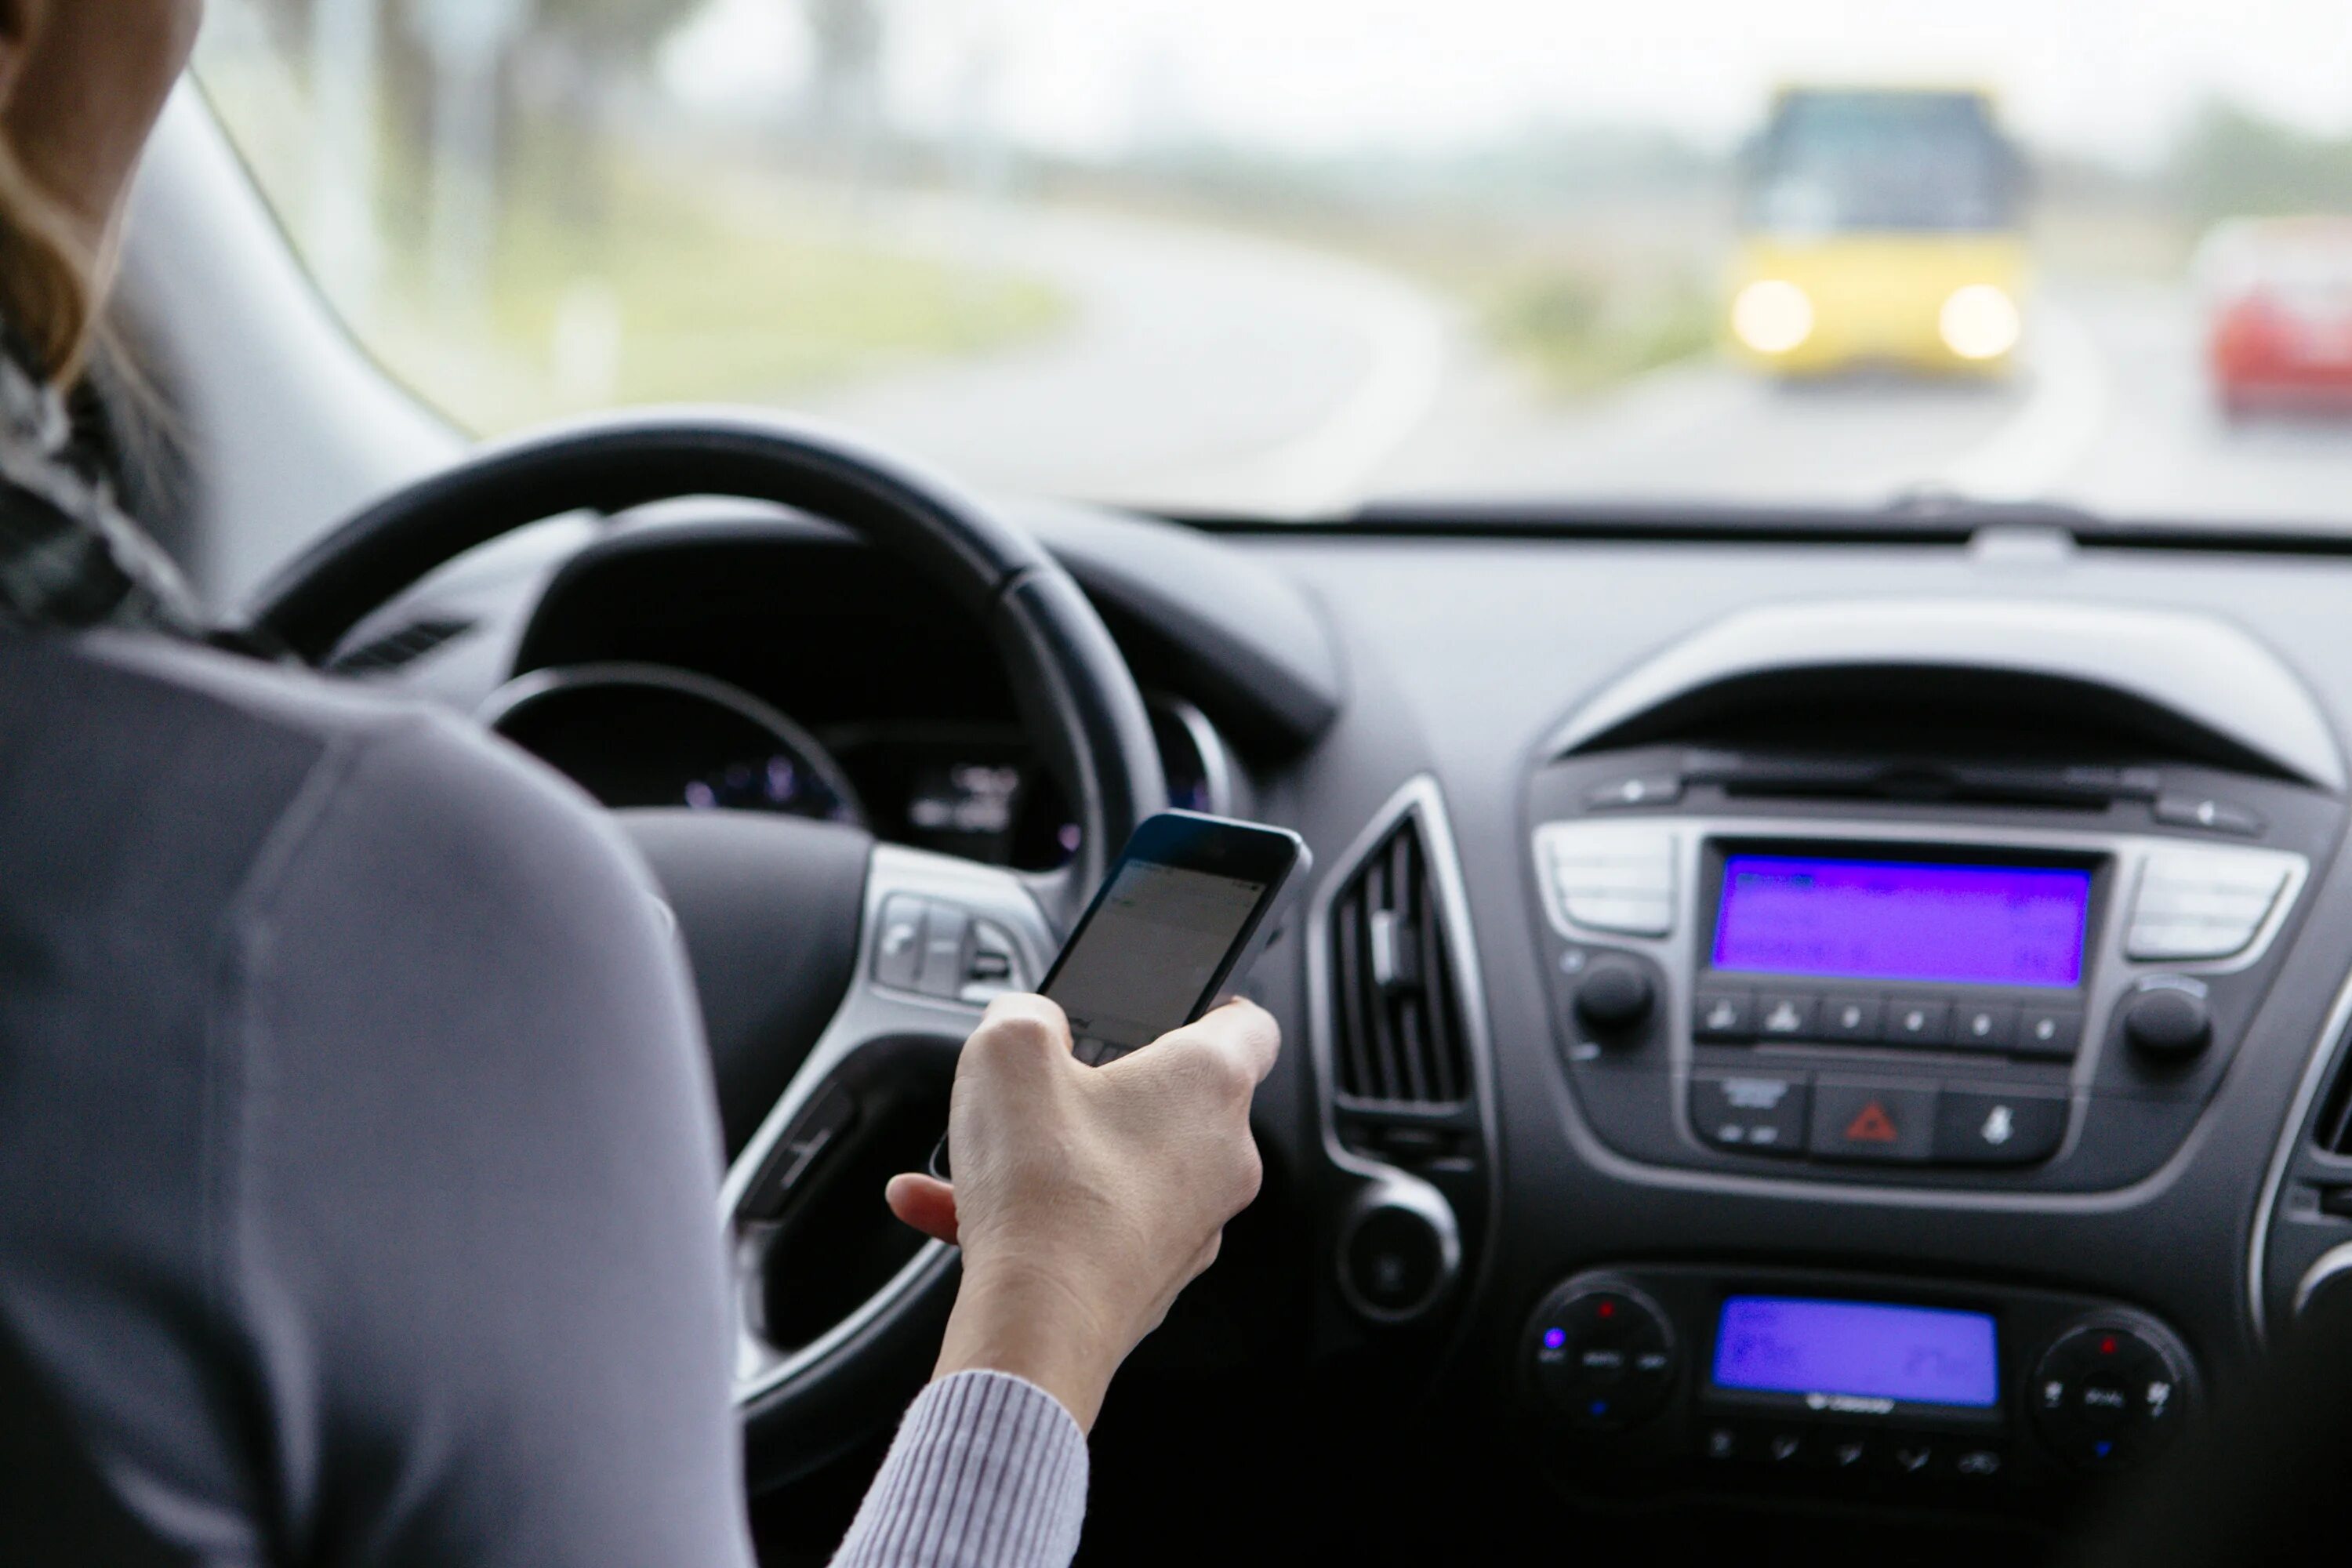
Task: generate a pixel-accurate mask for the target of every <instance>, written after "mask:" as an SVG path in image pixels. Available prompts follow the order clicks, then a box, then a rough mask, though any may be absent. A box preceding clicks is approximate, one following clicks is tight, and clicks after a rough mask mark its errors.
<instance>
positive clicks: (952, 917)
mask: <svg viewBox="0 0 2352 1568" xmlns="http://www.w3.org/2000/svg"><path fill="white" fill-rule="evenodd" d="M970 935H971V915H969V914H967V913H966V912H965V911H963V910H960V909H957V908H956V907H955V906H954V905H953V904H943V903H940V902H938V901H936V900H933V901H932V902H931V903H930V904H929V906H928V907H927V908H926V909H925V910H924V913H923V963H922V969H921V972H920V973H918V974H917V975H916V977H915V989H916V990H918V991H920V992H921V993H922V994H924V995H926V996H953V995H956V994H958V993H960V992H961V991H962V990H963V985H964V963H965V958H964V940H965V939H966V938H967V937H969V936H970Z"/></svg>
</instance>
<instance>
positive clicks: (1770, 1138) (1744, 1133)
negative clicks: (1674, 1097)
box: [1690, 1071, 1811, 1155]
mask: <svg viewBox="0 0 2352 1568" xmlns="http://www.w3.org/2000/svg"><path fill="white" fill-rule="evenodd" d="M1810 1098H1811V1089H1810V1086H1809V1085H1808V1084H1807V1082H1806V1080H1805V1079H1804V1078H1803V1077H1802V1076H1801V1075H1798V1074H1790V1073H1743V1072H1704V1071H1702V1072H1696V1073H1693V1074H1692V1075H1691V1091H1690V1110H1691V1125H1692V1126H1693V1127H1694V1128H1696V1130H1697V1131H1698V1135H1699V1136H1700V1137H1701V1138H1703V1139H1705V1140H1706V1142H1709V1143H1712V1144H1714V1145H1715V1146H1716V1147H1717V1148H1718V1149H1729V1150H1732V1151H1734V1152H1738V1153H1742V1154H1780V1155H1790V1154H1801V1153H1803V1152H1805V1126H1806V1120H1805V1111H1806V1107H1807V1104H1808V1102H1809V1100H1810Z"/></svg>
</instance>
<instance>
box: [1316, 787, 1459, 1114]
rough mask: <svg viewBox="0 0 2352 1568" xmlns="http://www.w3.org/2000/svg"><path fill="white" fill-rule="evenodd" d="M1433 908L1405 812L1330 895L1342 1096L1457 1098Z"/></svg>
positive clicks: (1446, 986) (1424, 862) (1418, 843)
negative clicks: (1335, 891) (1332, 897)
mask: <svg viewBox="0 0 2352 1568" xmlns="http://www.w3.org/2000/svg"><path fill="white" fill-rule="evenodd" d="M1440 914H1441V910H1440V906H1439V903H1438V900H1437V897H1436V892H1435V889H1433V887H1432V886H1431V876H1430V862H1429V857H1428V855H1427V853H1426V847H1425V846H1424V845H1423V842H1422V836H1421V828H1420V826H1419V824H1418V822H1417V821H1415V820H1413V819H1412V818H1408V819H1407V820H1406V821H1405V822H1403V823H1402V824H1401V825H1400V826H1398V827H1397V828H1396V830H1395V831H1394V832H1392V833H1391V834H1390V835H1389V836H1388V837H1386V838H1384V839H1383V840H1381V843H1380V844H1379V845H1378V846H1377V847H1375V848H1374V849H1373V850H1372V852H1371V853H1370V854H1369V855H1367V856H1366V857H1365V858H1363V860H1362V862H1361V863H1360V865H1359V867H1358V868H1357V869H1356V870H1355V872H1354V873H1353V874H1352V875H1351V876H1350V877H1349V879H1348V880H1347V882H1346V883H1345V884H1344V885H1343V886H1342V888H1341V889H1340V890H1339V895H1338V896H1337V898H1336V899H1335V900H1333V904H1332V920H1331V929H1330V931H1329V937H1328V940H1329V941H1330V943H1331V960H1332V963H1331V972H1332V977H1333V982H1334V984H1335V986H1336V988H1337V990H1338V993H1339V994H1338V995H1337V996H1336V997H1335V998H1334V999H1333V1001H1334V1006H1333V1008H1332V1016H1333V1018H1334V1022H1335V1026H1336V1033H1337V1035H1338V1038H1337V1039H1336V1040H1335V1041H1334V1047H1335V1049H1334V1051H1333V1068H1334V1071H1335V1072H1336V1074H1337V1076H1338V1079H1339V1092H1340V1093H1341V1094H1342V1095H1343V1096H1345V1097H1346V1098H1347V1099H1348V1100H1350V1101H1352V1102H1355V1103H1357V1104H1359V1105H1369V1106H1380V1105H1389V1106H1397V1107H1408V1106H1409V1107H1412V1108H1415V1109H1424V1110H1425V1109H1439V1110H1444V1109H1450V1108H1453V1107H1456V1106H1459V1105H1460V1104H1461V1103H1462V1102H1463V1101H1464V1100H1465V1099H1466V1097H1467V1094H1468V1085H1469V1081H1470V1075H1469V1067H1468V1063H1467V1062H1466V1060H1465V1058H1464V1048H1465V1047H1464V1043H1463V1025H1462V1020H1461V1016H1460V1013H1459V1011H1458V999H1457V998H1456V996H1455V994H1454V986H1453V984H1452V976H1451V973H1450V970H1449V963H1448V954H1447V946H1446V937H1445V930H1444V921H1443V920H1442V919H1441V918H1440Z"/></svg>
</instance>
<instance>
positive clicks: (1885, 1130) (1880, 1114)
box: [1845, 1100, 1901, 1143]
mask: <svg viewBox="0 0 2352 1568" xmlns="http://www.w3.org/2000/svg"><path fill="white" fill-rule="evenodd" d="M1900 1136H1901V1134H1900V1133H1898V1132H1896V1131H1895V1118H1893V1117H1892V1116H1889V1115H1887V1114H1886V1107H1885V1106H1883V1105H1881V1104H1879V1103H1878V1101H1876V1100H1872V1101H1871V1102H1870V1103H1869V1104H1868V1105H1865V1106H1864V1107H1863V1108H1862V1111H1861V1113H1860V1114H1859V1115H1857V1116H1856V1117H1855V1118H1854V1119H1853V1121H1849V1122H1847V1123H1846V1127H1845V1141H1846V1142H1849V1143H1892V1142H1895V1139H1896V1138H1898V1137H1900Z"/></svg>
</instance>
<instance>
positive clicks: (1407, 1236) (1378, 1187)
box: [1339, 1174, 1462, 1323]
mask: <svg viewBox="0 0 2352 1568" xmlns="http://www.w3.org/2000/svg"><path fill="white" fill-rule="evenodd" d="M1461 1268H1462V1235H1461V1232H1460V1230H1459V1229H1458V1228H1457V1227H1456V1226H1455V1225H1454V1207H1453V1205H1451V1204H1448V1203H1447V1202H1446V1201H1445V1196H1444V1194H1442V1193H1440V1192H1439V1191H1438V1190H1437V1189H1436V1188H1434V1187H1433V1186H1431V1185H1430V1184H1428V1183H1426V1182H1422V1181H1416V1180H1413V1179H1412V1178H1410V1177H1407V1176H1402V1175H1396V1174H1391V1175H1390V1176H1388V1177H1386V1178H1384V1179H1383V1180H1381V1182H1379V1183H1377V1184H1374V1185H1372V1186H1370V1187H1368V1188H1366V1189H1365V1191H1364V1192H1363V1194H1361V1195H1360V1197H1358V1198H1357V1200H1356V1202H1355V1204H1354V1205H1353V1206H1352V1207H1351V1208H1350V1209H1349V1212H1348V1216H1347V1218H1346V1219H1345V1220H1343V1221H1342V1222H1341V1223H1340V1226H1339V1293H1340V1294H1341V1295H1342V1296H1344V1297H1345V1298H1346V1299H1347V1301H1348V1304H1349V1306H1351V1307H1353V1308H1354V1309H1355V1310H1357V1311H1358V1312H1360V1314H1362V1315H1363V1316H1364V1317H1367V1318H1370V1319H1371V1320H1372V1321H1374V1322H1376V1323H1403V1322H1410V1321H1412V1320H1413V1319H1415V1318H1419V1317H1421V1316H1423V1314H1425V1313H1426V1312H1428V1311H1429V1310H1431V1309H1432V1308H1433V1307H1435V1306H1436V1305H1437V1303H1438V1302H1439V1301H1440V1300H1443V1299H1444V1295H1445V1292H1446V1290H1447V1289H1448V1288H1449V1287H1450V1286H1452V1285H1453V1283H1454V1276H1455V1275H1456V1274H1458V1273H1459V1272H1461Z"/></svg>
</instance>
